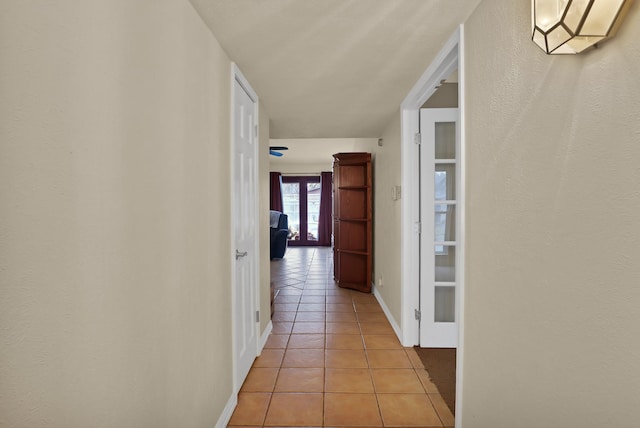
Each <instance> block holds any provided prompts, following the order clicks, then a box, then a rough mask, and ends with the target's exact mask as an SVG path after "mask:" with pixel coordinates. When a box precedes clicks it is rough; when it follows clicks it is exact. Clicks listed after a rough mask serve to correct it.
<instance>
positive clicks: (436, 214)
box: [420, 109, 459, 348]
mask: <svg viewBox="0 0 640 428" xmlns="http://www.w3.org/2000/svg"><path fill="white" fill-rule="evenodd" d="M420 134H421V144H420V223H421V224H422V228H421V229H422V232H421V235H420V312H421V320H420V346H421V347H423V348H455V347H457V345H458V303H457V302H458V299H459V296H458V293H457V283H456V277H457V274H456V273H457V272H456V270H457V263H456V248H457V242H456V206H457V200H456V197H457V193H458V192H457V183H458V179H457V177H456V174H457V168H456V165H457V154H458V153H459V150H458V147H459V135H458V109H422V110H420Z"/></svg>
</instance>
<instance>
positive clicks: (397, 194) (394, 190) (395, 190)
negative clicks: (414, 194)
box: [391, 186, 402, 201]
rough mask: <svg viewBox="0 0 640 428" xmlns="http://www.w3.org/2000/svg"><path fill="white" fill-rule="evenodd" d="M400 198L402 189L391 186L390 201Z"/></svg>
mask: <svg viewBox="0 0 640 428" xmlns="http://www.w3.org/2000/svg"><path fill="white" fill-rule="evenodd" d="M401 197H402V187H400V186H393V187H392V188H391V199H393V200H394V201H397V200H398V199H400V198H401Z"/></svg>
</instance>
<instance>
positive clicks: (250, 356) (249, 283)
mask: <svg viewBox="0 0 640 428" xmlns="http://www.w3.org/2000/svg"><path fill="white" fill-rule="evenodd" d="M255 112H256V108H255V104H254V101H253V100H252V99H251V97H250V96H249V95H248V94H247V92H246V91H245V89H244V88H243V87H242V86H241V85H240V84H239V83H238V82H237V81H235V80H234V120H233V122H234V123H233V135H234V140H233V143H234V147H233V153H234V176H233V196H232V197H233V201H234V207H233V210H234V215H233V218H234V219H235V221H234V222H233V224H234V229H233V232H234V245H235V281H234V284H233V287H234V288H233V295H234V306H233V323H234V334H233V336H234V338H233V339H234V356H235V373H234V375H235V379H236V387H237V388H239V387H240V385H242V382H243V381H244V379H245V377H246V375H247V373H248V372H249V369H250V368H251V365H252V364H253V361H254V359H255V358H256V356H257V344H258V328H257V322H256V321H257V320H256V317H255V311H256V310H257V308H258V303H257V302H258V272H257V263H258V257H257V256H258V254H257V246H256V238H257V230H256V224H257V221H256V213H257V206H256V191H257V190H256V188H257V186H256V170H257V165H256V151H257V150H256V144H257V136H256V130H255V125H256V123H257V121H256V119H257V118H256V113H255Z"/></svg>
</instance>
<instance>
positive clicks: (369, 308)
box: [229, 247, 454, 427]
mask: <svg viewBox="0 0 640 428" xmlns="http://www.w3.org/2000/svg"><path fill="white" fill-rule="evenodd" d="M332 278H333V254H332V251H331V249H330V248H325V247H290V248H289V249H288V250H287V254H286V256H285V258H284V259H282V260H276V261H272V262H271V279H272V281H273V282H274V285H275V287H276V297H275V303H274V314H273V318H272V320H273V331H272V333H271V335H270V336H269V339H268V341H267V343H266V346H265V348H264V350H263V351H262V354H261V355H260V357H258V358H257V359H256V361H255V362H254V364H253V367H252V368H251V371H250V372H249V375H248V377H247V379H246V381H245V382H244V385H243V386H242V389H241V391H240V394H239V397H238V406H237V407H236V410H235V412H234V413H233V416H232V417H231V420H230V422H229V426H234V427H237V426H256V427H257V426H317V427H320V426H341V427H348V426H389V427H402V426H414V427H415V426H420V427H443V426H444V427H452V426H453V425H454V419H453V416H452V414H451V412H450V410H449V408H448V407H447V405H446V404H445V402H444V401H443V400H442V397H441V396H440V394H439V393H438V391H437V389H436V387H435V386H434V385H433V383H431V381H430V380H429V375H428V373H427V372H426V371H425V370H424V367H423V366H422V363H421V362H420V360H419V358H418V357H417V355H416V354H415V351H414V350H413V349H412V348H403V347H402V346H401V344H400V342H399V341H398V339H397V337H396V335H395V333H394V331H393V329H392V327H391V324H390V323H389V322H388V321H387V318H386V316H385V314H384V312H383V311H382V308H381V307H380V305H379V304H378V302H377V300H376V298H375V297H374V296H373V295H370V294H363V293H359V292H354V291H350V290H345V289H341V288H338V287H337V286H336V285H335V283H334V281H333V279H332Z"/></svg>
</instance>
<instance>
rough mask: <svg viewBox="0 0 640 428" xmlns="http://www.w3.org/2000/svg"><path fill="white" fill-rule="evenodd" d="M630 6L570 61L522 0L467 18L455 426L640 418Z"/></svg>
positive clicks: (586, 423)
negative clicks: (461, 315)
mask: <svg viewBox="0 0 640 428" xmlns="http://www.w3.org/2000/svg"><path fill="white" fill-rule="evenodd" d="M638 6H639V5H637V4H636V5H635V6H634V7H633V9H632V10H631V11H630V14H629V15H628V16H627V19H626V21H625V22H624V24H623V26H622V28H621V30H620V32H619V33H618V35H617V36H616V38H614V39H612V40H610V41H609V42H607V43H604V44H602V46H601V47H600V48H599V49H596V50H592V51H590V52H586V53H584V54H582V55H580V56H562V57H554V56H546V55H544V53H543V52H542V51H541V50H539V49H538V48H537V47H536V46H535V45H534V44H533V43H532V42H531V41H530V38H529V28H530V12H531V11H530V4H529V2H526V1H518V2H511V1H502V0H485V1H483V2H482V3H481V4H480V6H479V7H478V9H477V10H476V11H475V13H474V14H473V15H472V17H471V18H470V19H469V21H468V23H467V25H466V30H465V31H466V39H465V40H466V43H467V45H466V59H467V69H466V71H467V81H466V87H467V94H466V95H467V102H468V104H467V111H466V114H467V119H468V122H467V130H466V131H467V150H468V153H467V159H468V171H467V173H468V175H467V177H468V182H467V192H468V193H467V207H468V209H467V236H466V238H467V253H466V254H467V266H466V278H467V283H466V322H465V337H466V347H465V350H464V358H465V364H464V389H463V391H462V397H463V409H462V410H463V413H462V416H463V426H464V427H465V428H473V427H478V428H485V427H489V426H491V427H523V428H524V427H558V426H563V427H583V428H584V427H594V428H595V427H603V426H610V427H637V426H638V424H639V423H640V418H639V417H638V414H637V409H638V408H639V407H640V342H638V339H637V337H638V326H639V325H640V311H639V310H638V308H639V307H640V287H638V285H639V284H640V225H639V223H638V218H639V216H640V168H639V167H638V165H639V159H640V80H639V79H638V76H639V75H640V74H639V73H640V44H639V43H638V40H640V10H639V9H640V8H639V7H638Z"/></svg>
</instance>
